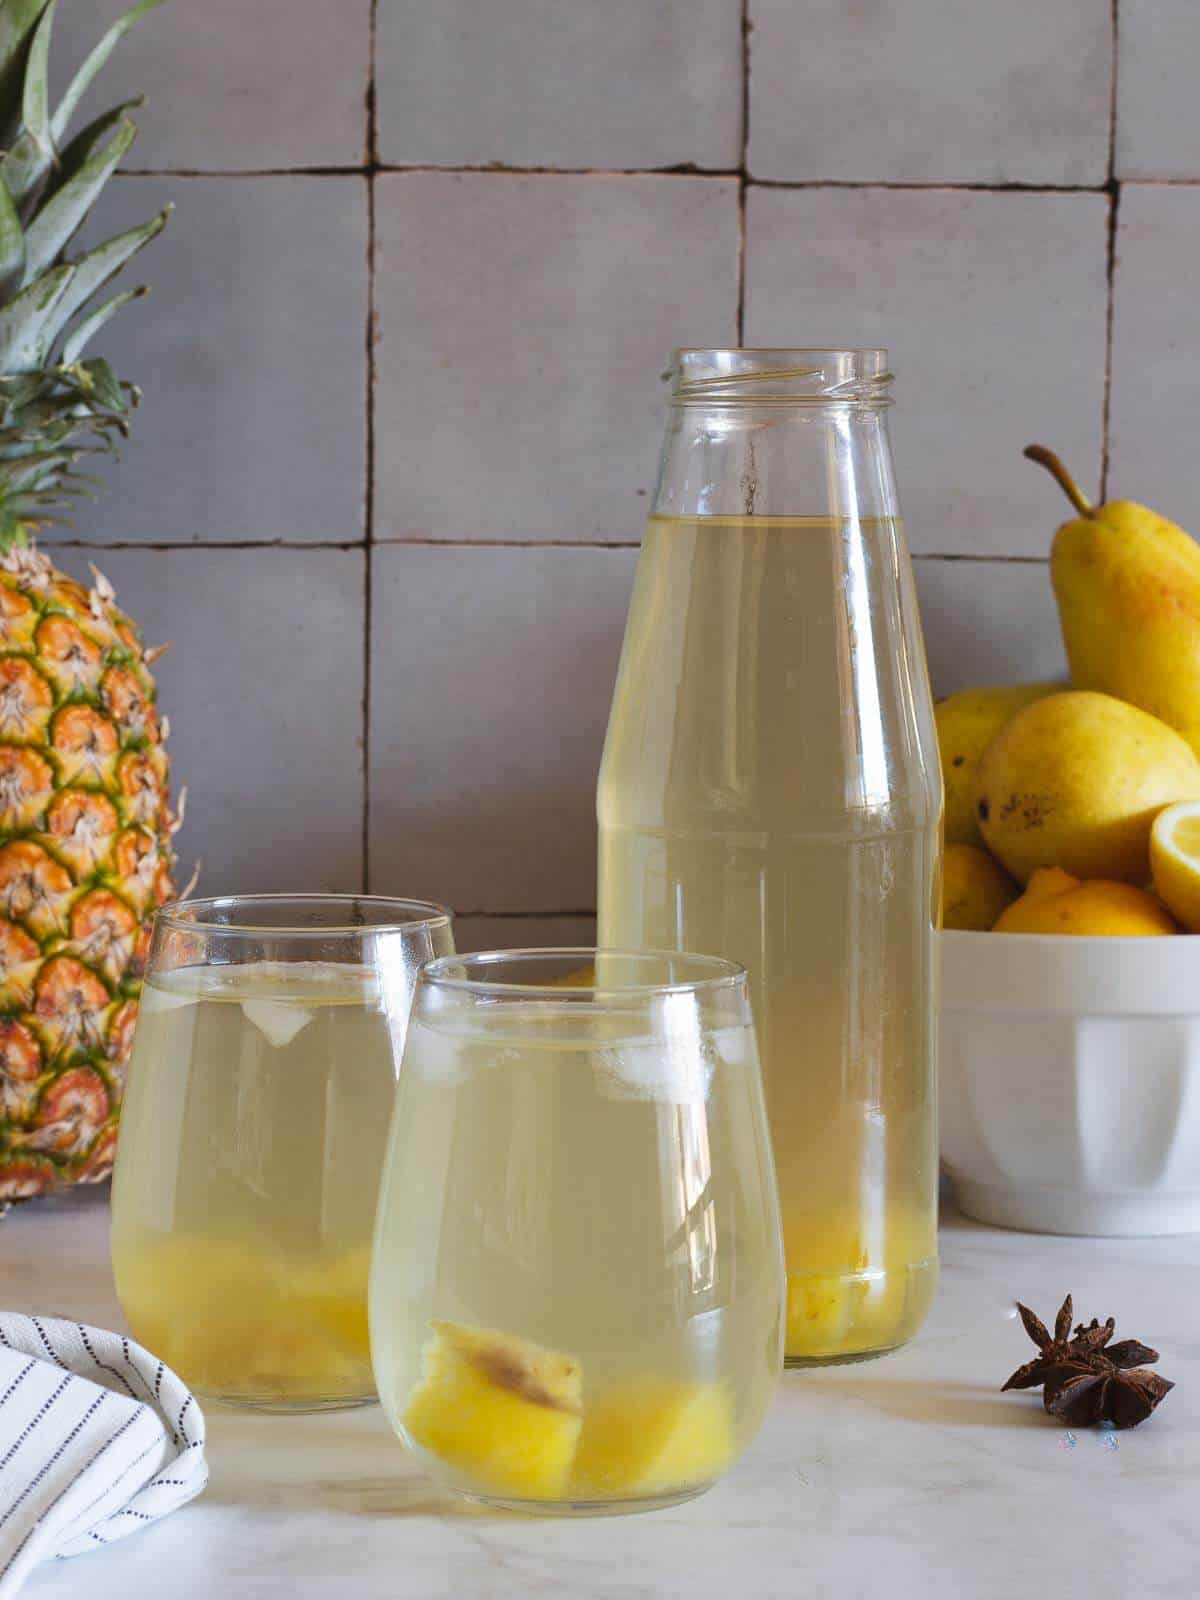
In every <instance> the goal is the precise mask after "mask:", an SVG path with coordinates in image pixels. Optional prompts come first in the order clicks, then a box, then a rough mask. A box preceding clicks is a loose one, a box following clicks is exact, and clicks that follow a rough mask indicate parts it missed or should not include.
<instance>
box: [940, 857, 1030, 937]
mask: <svg viewBox="0 0 1200 1600" xmlns="http://www.w3.org/2000/svg"><path fill="white" fill-rule="evenodd" d="M1020 892H1021V891H1020V889H1019V888H1018V887H1017V885H1016V884H1015V883H1014V882H1013V880H1012V879H1011V878H1010V877H1009V875H1008V873H1007V872H1005V870H1004V868H1003V867H1002V866H1001V865H1000V863H999V862H998V861H996V860H994V859H993V858H992V857H991V856H990V855H989V854H988V853H987V851H986V850H980V849H978V848H977V847H976V846H975V845H973V844H948V845H947V846H946V855H945V860H944V861H943V863H942V926H943V927H944V928H958V929H962V930H966V931H969V932H975V933H986V932H987V930H988V929H989V928H990V927H991V926H992V925H993V924H994V923H995V921H996V918H997V917H998V916H999V915H1000V913H1001V912H1002V911H1003V910H1004V908H1005V907H1006V906H1009V905H1011V904H1012V902H1013V901H1014V900H1015V899H1016V898H1017V896H1018V895H1019V894H1020Z"/></svg>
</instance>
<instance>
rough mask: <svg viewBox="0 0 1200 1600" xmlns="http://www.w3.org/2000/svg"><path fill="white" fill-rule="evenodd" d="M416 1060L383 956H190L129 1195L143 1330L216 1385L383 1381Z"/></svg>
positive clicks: (116, 1265) (143, 1037)
mask: <svg viewBox="0 0 1200 1600" xmlns="http://www.w3.org/2000/svg"><path fill="white" fill-rule="evenodd" d="M396 1064H397V1063H396V1057H395V1051H394V1049H393V1043H392V1039H391V1036H390V1032H389V1020H388V1017H387V1015H386V1014H385V1010H384V1008H383V1007H382V1005H381V1002H380V996H379V989H378V980H377V977H376V975H375V974H374V973H373V972H372V971H371V970H370V969H368V968H365V967H356V966H351V965H339V964H335V963H328V964H323V963H320V962H305V961H296V962H286V963H247V964H244V965H226V966H208V967H195V968H184V969H182V970H179V971H174V972H164V973H160V974H157V975H155V976H153V977H152V978H151V979H150V980H148V981H147V982H146V984H145V986H144V988H143V992H142V1001H141V1013H140V1016H139V1020H138V1027H137V1035H136V1039H135V1044H134V1051H133V1061H132V1065H131V1070H130V1081H129V1089H128V1094H127V1097H126V1100H125V1107H124V1111H123V1114H122V1125H121V1148H122V1153H123V1155H125V1156H127V1159H119V1160H118V1164H117V1173H116V1178H115V1184H114V1192H113V1238H112V1255H113V1270H114V1273H115V1276H116V1283H117V1292H118V1295H119V1298H120V1301H121V1305H122V1308H123V1309H124V1311H125V1314H126V1317H127V1318H128V1320H129V1325H130V1327H131V1329H132V1330H133V1333H134V1336H135V1337H136V1338H137V1339H138V1340H139V1341H140V1342H141V1343H143V1344H145V1345H146V1346H147V1347H148V1348H149V1349H150V1350H152V1351H153V1352H154V1353H155V1354H156V1355H158V1356H161V1357H162V1359H163V1360H164V1361H166V1362H167V1363H168V1365H170V1366H172V1367H174V1368H175V1369H176V1370H177V1371H178V1372H179V1373H180V1375H181V1376H182V1377H183V1378H184V1379H185V1381H186V1382H188V1383H189V1384H191V1385H192V1386H193V1387H194V1388H196V1389H197V1390H198V1391H199V1392H200V1393H201V1394H204V1395H208V1396H213V1397H216V1398H219V1399H224V1400H230V1401H234V1402H239V1403H247V1404H256V1405H261V1406H267V1407H271V1406H278V1407H279V1408H281V1409H289V1408H291V1407H294V1406H302V1407H304V1408H313V1407H320V1406H324V1405H344V1404H348V1403H354V1402H356V1401H362V1400H366V1399H369V1398H372V1397H373V1394H374V1383H373V1380H372V1375H371V1362H370V1350H369V1346H368V1336H367V1282H368V1269H369V1260H370V1242H371V1230H372V1226H373V1223H374V1213H375V1200H376V1195H377V1192H378V1180H379V1173H380V1170H381V1167H382V1162H383V1154H384V1147H385V1143H386V1137H387V1126H388V1120H389V1117H390V1115H391V1109H392V1099H393V1094H394V1089H395V1072H396Z"/></svg>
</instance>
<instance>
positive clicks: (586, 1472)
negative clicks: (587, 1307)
mask: <svg viewBox="0 0 1200 1600" xmlns="http://www.w3.org/2000/svg"><path fill="white" fill-rule="evenodd" d="M733 1454H734V1422H733V1399H732V1396H731V1394H730V1392H729V1389H728V1387H727V1386H726V1385H725V1384H723V1383H718V1382H713V1383H685V1382H683V1381H682V1380H681V1379H678V1378H657V1377H650V1376H646V1377H643V1378H637V1379H634V1380H632V1381H631V1382H628V1383H625V1384H615V1385H612V1386H611V1387H610V1388H608V1389H607V1390H605V1391H604V1392H603V1393H601V1394H599V1395H597V1396H596V1397H595V1399H589V1400H588V1404H587V1408H586V1410H585V1412H584V1419H583V1433H582V1435H581V1437H580V1440H579V1452H578V1454H577V1455H576V1457H575V1469H574V1474H573V1478H572V1485H571V1487H572V1491H573V1493H574V1494H575V1495H576V1496H578V1497H579V1498H581V1499H614V1498H622V1497H625V1496H636V1497H638V1498H641V1497H643V1496H646V1495H655V1494H670V1493H671V1492H672V1491H674V1490H684V1489H695V1488H700V1487H703V1486H704V1485H705V1484H709V1483H711V1482H712V1481H713V1479H714V1478H717V1477H719V1476H720V1475H721V1473H722V1472H723V1471H724V1470H725V1468H726V1467H727V1466H728V1465H729V1463H730V1461H731V1460H732V1459H733Z"/></svg>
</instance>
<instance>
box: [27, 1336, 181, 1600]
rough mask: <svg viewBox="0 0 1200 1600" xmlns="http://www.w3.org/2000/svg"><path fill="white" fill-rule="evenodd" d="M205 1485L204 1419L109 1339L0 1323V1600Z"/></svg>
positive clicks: (170, 1378)
mask: <svg viewBox="0 0 1200 1600" xmlns="http://www.w3.org/2000/svg"><path fill="white" fill-rule="evenodd" d="M207 1482H208V1465H207V1463H206V1461H205V1459H204V1417H203V1414H202V1413H201V1410H200V1407H199V1406H198V1405H197V1403H196V1401H195V1398H194V1397H193V1395H192V1394H191V1392H190V1391H189V1390H188V1389H187V1388H186V1387H185V1385H184V1384H183V1383H182V1382H181V1381H180V1379H179V1378H177V1377H176V1376H175V1374H174V1373H173V1372H172V1371H171V1370H170V1369H169V1368H168V1367H164V1366H163V1364H162V1362H161V1361H159V1360H157V1359H156V1357H154V1356H152V1355H150V1354H149V1353H148V1352H147V1351H145V1350H143V1349H142V1347H141V1345H138V1344H134V1342H133V1340H132V1339H125V1338H122V1336H121V1335H120V1334H119V1333H104V1332H103V1331H101V1330H100V1329H99V1328H87V1327H84V1325H83V1324H82V1323H81V1322H66V1321H63V1320H62V1319H61V1318H58V1317H22V1316H18V1315H16V1313H14V1312H8V1311H3V1312H0V1600H9V1596H10V1595H14V1594H16V1592H17V1590H18V1589H19V1588H20V1587H21V1584H22V1583H23V1582H24V1580H25V1579H26V1577H28V1575H29V1573H30V1571H31V1570H32V1569H33V1567H34V1566H36V1565H37V1563H38V1562H39V1561H47V1560H50V1559H51V1558H53V1557H59V1558H64V1557H66V1556H77V1555H82V1554H83V1553H84V1551H86V1550H98V1549H99V1548H100V1547H101V1546H102V1545H106V1544H111V1543H112V1542H113V1540H114V1539H123V1538H124V1537H125V1536H126V1534H130V1533H136V1532H137V1531H138V1529H139V1528H144V1527H145V1526H146V1525H147V1524H148V1523H151V1522H157V1521H158V1519H159V1517H165V1516H166V1514H167V1513H168V1512H169V1511H174V1510H175V1508H176V1507H177V1506H181V1505H183V1504H184V1503H185V1502H186V1501H188V1500H191V1499H192V1498H193V1497H194V1496H196V1495H198V1494H199V1493H200V1491H201V1490H202V1489H203V1488H204V1485H205V1484H206V1483H207Z"/></svg>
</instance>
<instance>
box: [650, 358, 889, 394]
mask: <svg viewBox="0 0 1200 1600" xmlns="http://www.w3.org/2000/svg"><path fill="white" fill-rule="evenodd" d="M664 376H665V377H666V378H668V379H669V380H670V382H671V404H672V405H673V406H686V405H705V406H712V405H741V406H744V405H813V406H830V405H852V406H866V407H872V408H876V407H882V406H888V405H891V403H892V400H891V396H890V394H889V393H888V389H889V386H890V384H891V381H892V373H891V371H890V370H889V367H888V353H887V351H886V350H885V349H883V348H881V347H869V346H863V347H858V348H855V347H850V346H847V347H843V348H835V347H832V346H830V347H821V346H790V347H770V346H763V347H754V346H748V347H744V348H742V347H739V348H733V347H730V348H726V349H701V348H699V347H696V346H686V345H685V346H681V347H680V348H678V349H676V350H675V351H673V352H672V356H671V365H670V366H669V368H668V369H667V371H666V373H665V374H664Z"/></svg>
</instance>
